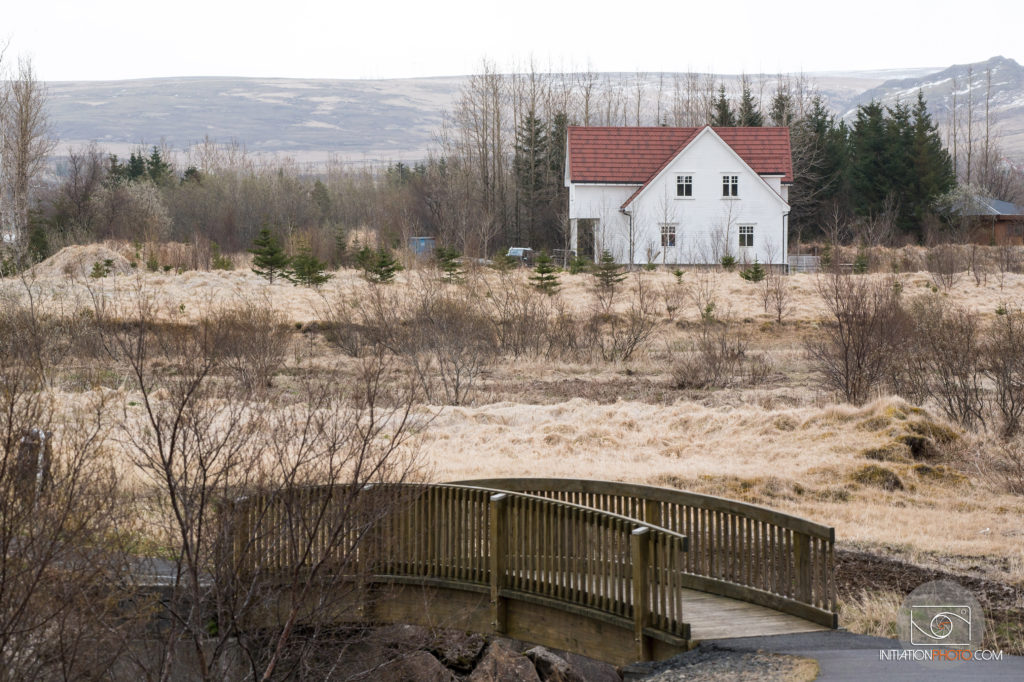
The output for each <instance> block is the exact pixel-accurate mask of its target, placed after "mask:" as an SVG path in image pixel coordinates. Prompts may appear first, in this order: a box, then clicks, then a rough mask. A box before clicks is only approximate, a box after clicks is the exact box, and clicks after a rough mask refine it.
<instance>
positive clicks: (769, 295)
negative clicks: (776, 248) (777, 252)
mask: <svg viewBox="0 0 1024 682" xmlns="http://www.w3.org/2000/svg"><path fill="white" fill-rule="evenodd" d="M761 302H762V303H763V304H764V311H765V312H766V313H767V312H771V313H772V314H774V315H775V321H776V322H778V323H779V324H781V323H782V320H783V319H784V318H786V317H788V316H789V314H790V313H791V312H793V305H794V304H793V292H792V290H791V289H790V282H789V278H788V277H787V276H786V275H785V274H784V273H783V272H782V271H781V270H778V269H776V268H771V267H769V268H768V274H767V276H765V278H764V279H763V280H762V281H761Z"/></svg>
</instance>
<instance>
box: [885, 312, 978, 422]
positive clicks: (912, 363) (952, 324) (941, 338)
mask: <svg viewBox="0 0 1024 682" xmlns="http://www.w3.org/2000/svg"><path fill="white" fill-rule="evenodd" d="M910 317H911V319H912V325H913V326H912V329H911V333H910V336H909V337H908V338H909V340H910V344H908V345H909V346H910V348H907V349H906V350H907V352H906V353H905V354H904V356H903V362H905V363H906V365H907V367H908V371H909V372H910V374H911V375H912V377H915V378H916V381H917V382H919V384H918V389H917V390H918V391H920V393H922V394H924V395H925V396H927V397H929V398H931V399H932V400H934V401H935V403H936V404H938V405H939V407H940V408H941V409H942V411H943V413H944V414H945V415H946V416H947V417H948V418H949V419H952V420H954V421H956V422H958V423H960V424H961V425H963V426H964V427H966V428H977V427H984V425H985V423H986V416H987V410H986V405H985V402H986V399H985V391H984V385H983V377H982V374H981V362H982V327H981V324H980V321H979V320H978V317H977V315H975V314H974V313H972V312H970V311H968V310H965V309H963V308H960V307H959V306H956V305H952V304H949V303H948V302H946V301H945V300H944V299H943V298H941V297H939V296H926V297H923V298H921V299H918V300H916V301H914V302H913V304H912V305H911V307H910Z"/></svg>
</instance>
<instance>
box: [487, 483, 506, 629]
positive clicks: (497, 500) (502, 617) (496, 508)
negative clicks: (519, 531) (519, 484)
mask: <svg viewBox="0 0 1024 682" xmlns="http://www.w3.org/2000/svg"><path fill="white" fill-rule="evenodd" d="M507 497H508V495H506V494H505V493H498V494H496V495H491V498H490V502H489V506H490V510H489V511H490V521H491V537H490V543H491V556H490V572H491V628H492V629H493V630H494V631H495V632H500V633H504V632H506V631H507V628H508V625H507V620H508V606H507V604H506V603H505V598H504V597H502V596H501V591H502V589H504V587H505V569H506V561H505V560H506V557H507V556H508V513H507V511H506V509H507V507H506V504H505V500H506V498H507Z"/></svg>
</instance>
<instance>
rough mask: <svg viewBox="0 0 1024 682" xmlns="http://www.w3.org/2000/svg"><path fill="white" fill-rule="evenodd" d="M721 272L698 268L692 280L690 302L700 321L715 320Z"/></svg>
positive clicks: (714, 269) (713, 269)
mask: <svg viewBox="0 0 1024 682" xmlns="http://www.w3.org/2000/svg"><path fill="white" fill-rule="evenodd" d="M718 279H719V272H718V270H717V269H716V268H696V269H694V271H693V277H691V278H690V285H689V295H690V301H691V302H692V303H693V306H694V308H696V312H697V317H698V318H699V319H702V320H704V319H714V317H715V308H716V307H717V304H718Z"/></svg>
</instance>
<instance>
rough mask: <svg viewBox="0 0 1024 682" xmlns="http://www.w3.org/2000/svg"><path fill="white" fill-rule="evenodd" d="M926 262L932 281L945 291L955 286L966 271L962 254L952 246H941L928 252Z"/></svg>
mask: <svg viewBox="0 0 1024 682" xmlns="http://www.w3.org/2000/svg"><path fill="white" fill-rule="evenodd" d="M926 260H927V264H928V272H929V273H931V276H932V281H933V282H935V285H936V286H941V287H942V288H944V289H946V290H947V291H948V290H950V289H952V288H953V287H954V286H956V284H957V282H959V281H960V276H961V275H962V274H963V272H964V270H965V269H966V266H965V259H964V254H963V253H962V252H961V249H960V248H958V247H957V246H955V245H953V244H942V245H940V246H936V247H935V248H933V249H931V250H929V251H928V257H927V259H926Z"/></svg>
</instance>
